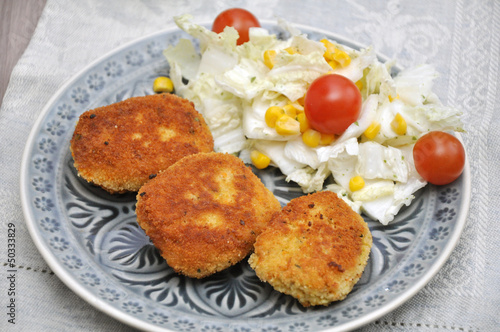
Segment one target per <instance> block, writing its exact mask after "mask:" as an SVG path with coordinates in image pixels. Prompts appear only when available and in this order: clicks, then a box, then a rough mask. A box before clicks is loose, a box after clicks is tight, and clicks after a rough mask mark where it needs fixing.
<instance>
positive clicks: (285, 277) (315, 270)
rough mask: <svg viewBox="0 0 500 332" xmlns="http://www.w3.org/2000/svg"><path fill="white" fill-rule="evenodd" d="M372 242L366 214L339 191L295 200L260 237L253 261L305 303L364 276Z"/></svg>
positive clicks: (344, 289)
mask: <svg viewBox="0 0 500 332" xmlns="http://www.w3.org/2000/svg"><path fill="white" fill-rule="evenodd" d="M371 245H372V236H371V233H370V230H369V229H368V226H367V224H366V223H365V221H364V220H363V218H362V217H361V216H360V215H359V214H357V213H356V212H354V211H353V210H352V209H351V208H350V207H349V206H348V205H347V204H346V203H345V202H344V201H343V200H342V199H340V198H339V197H338V196H337V194H335V193H333V192H329V191H322V192H317V193H314V194H310V195H306V196H301V197H298V198H295V199H293V200H291V201H290V202H289V203H288V204H287V205H286V206H285V207H284V208H283V210H282V211H281V213H279V214H276V215H275V216H274V217H273V219H272V220H271V223H270V226H269V227H268V228H267V229H266V230H265V231H264V232H263V233H262V234H260V235H259V236H258V237H257V241H256V242H255V249H254V253H253V254H252V255H251V256H250V258H249V264H250V266H251V267H252V268H253V269H254V270H255V272H256V274H257V276H258V277H259V278H260V279H261V280H262V281H266V282H268V283H269V284H270V285H271V286H273V287H274V289H275V290H277V291H279V292H282V293H285V294H288V295H291V296H293V297H295V298H296V299H298V301H299V302H300V303H301V304H302V305H303V306H311V305H328V304H329V303H331V302H333V301H338V300H342V299H344V298H345V297H346V296H347V294H348V293H349V292H350V291H351V290H352V288H353V286H354V285H355V284H356V282H357V281H358V280H359V278H360V277H361V274H362V273H363V270H364V268H365V266H366V263H367V260H368V257H369V254H370V250H371Z"/></svg>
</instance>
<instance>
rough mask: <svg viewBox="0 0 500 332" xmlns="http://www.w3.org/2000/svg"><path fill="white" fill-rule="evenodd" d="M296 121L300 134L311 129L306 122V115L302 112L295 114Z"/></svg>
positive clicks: (307, 121)
mask: <svg viewBox="0 0 500 332" xmlns="http://www.w3.org/2000/svg"><path fill="white" fill-rule="evenodd" d="M297 121H299V125H300V132H301V133H305V132H306V131H307V130H308V129H311V125H310V124H309V120H307V117H306V114H305V113H304V112H302V113H299V114H297Z"/></svg>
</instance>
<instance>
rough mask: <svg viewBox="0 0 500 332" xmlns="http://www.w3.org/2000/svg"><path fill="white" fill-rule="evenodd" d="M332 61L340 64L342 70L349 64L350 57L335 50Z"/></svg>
mask: <svg viewBox="0 0 500 332" xmlns="http://www.w3.org/2000/svg"><path fill="white" fill-rule="evenodd" d="M333 60H335V61H336V62H337V63H339V64H340V66H341V67H342V68H345V67H347V66H349V65H350V64H351V57H350V56H349V54H347V53H346V52H344V51H342V50H339V49H338V48H336V49H335V53H333Z"/></svg>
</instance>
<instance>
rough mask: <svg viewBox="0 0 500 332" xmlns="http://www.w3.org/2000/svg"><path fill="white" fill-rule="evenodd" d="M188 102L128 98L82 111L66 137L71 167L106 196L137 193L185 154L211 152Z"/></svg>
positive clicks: (210, 142) (159, 97)
mask: <svg viewBox="0 0 500 332" xmlns="http://www.w3.org/2000/svg"><path fill="white" fill-rule="evenodd" d="M213 144H214V143H213V137H212V134H211V133H210V130H209V129H208V126H207V125H206V123H205V120H204V118H203V116H202V115H201V114H200V113H198V112H197V111H196V110H195V108H194V105H193V103H191V102H189V101H188V100H186V99H183V98H181V97H178V96H176V95H172V94H158V95H151V96H144V97H133V98H129V99H127V100H124V101H121V102H118V103H115V104H111V105H109V106H104V107H99V108H96V109H93V110H90V111H87V112H85V113H83V114H82V115H81V116H80V119H79V120H78V123H77V125H76V128H75V131H74V133H73V137H72V139H71V146H70V149H71V153H72V155H73V159H74V162H75V163H74V165H75V168H76V169H77V170H78V173H79V175H80V176H81V177H83V178H84V179H85V180H87V181H88V182H91V183H94V184H96V185H98V186H101V187H102V188H104V189H106V190H107V191H109V192H111V193H122V192H126V191H138V190H139V188H140V187H141V186H142V185H143V184H144V183H146V181H148V180H149V178H150V177H153V176H154V175H156V174H157V173H158V172H159V171H161V170H164V169H166V168H168V167H169V166H170V165H172V164H173V163H175V162H176V161H177V160H179V159H181V158H182V157H184V156H187V155H190V154H193V153H198V152H209V151H213Z"/></svg>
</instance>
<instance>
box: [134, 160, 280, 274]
mask: <svg viewBox="0 0 500 332" xmlns="http://www.w3.org/2000/svg"><path fill="white" fill-rule="evenodd" d="M280 210H281V207H280V204H279V202H278V200H277V199H276V198H275V197H274V195H273V194H272V193H271V192H270V191H269V190H268V189H267V188H266V187H265V186H264V185H263V184H262V182H261V181H260V179H259V178H258V177H257V176H256V175H255V174H253V172H252V171H251V169H249V168H248V167H247V166H245V164H244V163H243V162H242V161H241V160H240V159H239V158H237V157H235V156H233V155H229V154H223V153H215V152H212V153H199V154H196V155H191V156H187V157H185V158H183V159H181V160H180V161H178V162H177V163H175V164H174V165H172V166H171V167H170V168H168V169H167V170H165V171H163V172H161V173H160V174H159V175H158V176H157V177H156V178H154V179H153V180H151V181H149V182H148V183H146V184H145V185H144V186H143V187H142V188H141V189H140V191H139V193H138V195H137V206H136V214H137V221H138V223H139V225H140V226H141V227H142V228H143V229H144V230H145V232H146V234H147V235H148V236H149V237H150V239H151V240H152V242H153V244H154V245H155V246H156V247H157V248H158V249H159V250H160V252H161V254H162V256H163V257H164V258H165V259H166V261H167V263H168V264H169V265H170V266H171V267H172V268H173V269H174V270H175V271H177V272H178V273H182V274H184V275H187V276H190V277H194V278H203V277H205V276H208V275H210V274H213V273H215V272H218V271H221V270H223V269H225V268H227V267H229V266H231V265H233V264H235V263H237V262H239V261H240V260H242V259H243V258H245V257H246V256H247V255H248V254H249V253H250V252H251V251H252V249H253V244H254V242H255V238H256V237H257V235H258V234H260V233H261V232H262V231H263V230H264V229H265V228H266V227H267V225H268V222H269V220H270V219H271V217H272V215H273V214H274V213H277V212H279V211H280Z"/></svg>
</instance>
